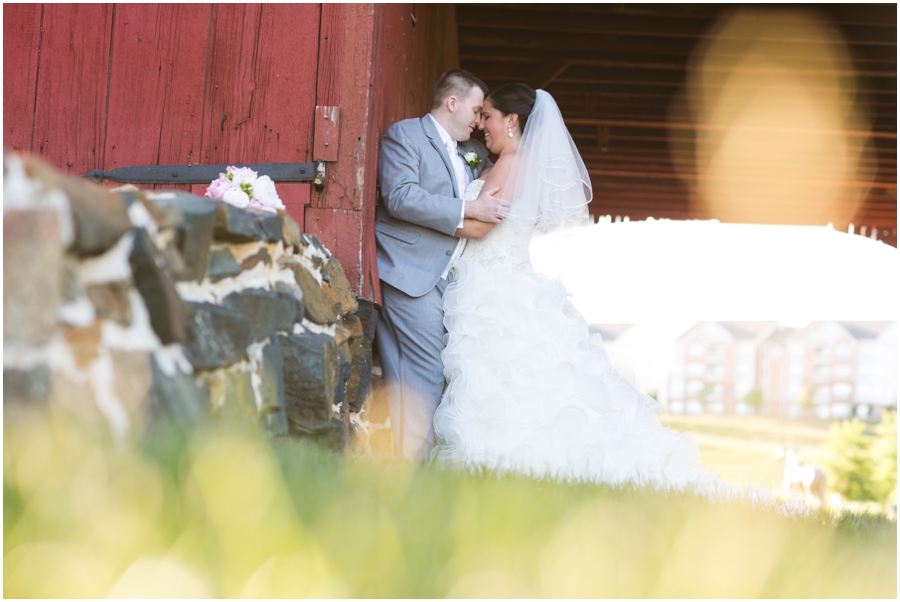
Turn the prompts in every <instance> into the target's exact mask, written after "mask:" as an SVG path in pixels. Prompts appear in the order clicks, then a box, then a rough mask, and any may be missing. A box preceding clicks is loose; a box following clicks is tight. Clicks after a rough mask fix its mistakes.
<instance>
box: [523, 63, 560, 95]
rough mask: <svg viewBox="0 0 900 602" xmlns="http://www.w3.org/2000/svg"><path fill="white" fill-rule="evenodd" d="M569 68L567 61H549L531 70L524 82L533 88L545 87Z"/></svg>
mask: <svg viewBox="0 0 900 602" xmlns="http://www.w3.org/2000/svg"><path fill="white" fill-rule="evenodd" d="M568 68H569V62H568V61H549V62H546V63H544V64H542V65H541V66H540V67H539V68H538V70H537V71H535V72H533V73H532V74H531V75H530V76H529V77H528V79H526V80H525V83H526V84H528V85H529V86H531V87H532V88H534V89H535V90H538V89H542V88H546V87H547V86H549V85H550V84H551V83H553V82H554V81H555V80H556V78H558V77H559V76H560V75H562V74H563V72H564V71H565V70H566V69H568Z"/></svg>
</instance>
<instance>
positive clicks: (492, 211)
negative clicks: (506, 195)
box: [465, 186, 512, 224]
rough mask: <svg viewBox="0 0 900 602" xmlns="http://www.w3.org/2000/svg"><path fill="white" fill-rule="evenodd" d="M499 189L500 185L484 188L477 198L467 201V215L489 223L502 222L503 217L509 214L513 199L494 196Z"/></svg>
mask: <svg viewBox="0 0 900 602" xmlns="http://www.w3.org/2000/svg"><path fill="white" fill-rule="evenodd" d="M499 191H500V187H499V186H496V187H494V188H491V189H489V190H482V191H481V194H479V195H478V198H477V199H475V200H474V201H469V202H468V203H465V208H466V217H467V218H469V219H477V220H478V221H480V222H487V223H489V224H499V223H500V222H502V221H503V218H504V217H506V216H507V215H509V208H510V206H511V205H512V201H508V200H506V199H501V198H500V197H498V196H494V195H495V194H497V192H499Z"/></svg>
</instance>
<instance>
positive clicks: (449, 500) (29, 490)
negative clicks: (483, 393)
mask: <svg viewBox="0 0 900 602" xmlns="http://www.w3.org/2000/svg"><path fill="white" fill-rule="evenodd" d="M3 526H4V540H3V551H4V560H3V577H4V585H3V594H4V596H5V597H104V596H111V597H131V596H138V597H234V596H241V597H422V598H430V597H445V596H448V597H523V598H524V597H789V598H806V597H814V598H828V597H837V598H844V597H849V598H870V597H882V598H895V597H896V593H897V572H896V570H897V569H896V567H897V528H896V523H895V522H892V521H888V520H887V519H885V518H884V517H883V516H881V515H874V516H873V515H855V514H844V515H843V516H840V517H838V518H833V517H832V516H831V515H830V514H827V513H824V512H823V513H820V514H818V515H816V516H815V517H812V518H807V519H790V518H785V517H783V516H781V515H778V514H776V513H774V512H770V511H764V510H754V509H752V508H749V507H747V506H743V505H740V504H735V503H728V504H724V503H721V504H710V503H708V502H706V501H704V500H702V499H700V498H698V497H695V496H692V495H688V494H662V493H657V492H653V491H647V490H634V489H614V488H609V487H596V486H588V485H569V484H561V483H554V482H546V481H536V480H533V479H529V478H524V477H512V476H497V475H493V474H468V473H458V472H454V471H450V470H444V469H439V468H436V467H424V468H419V469H413V468H411V467H410V466H408V465H405V464H397V463H391V462H385V461H383V460H379V459H376V458H371V457H361V456H350V455H344V456H342V455H339V454H336V453H334V452H331V451H328V450H325V449H323V448H319V447H317V446H315V445H314V444H312V443H309V442H306V441H302V440H297V439H276V440H274V441H270V440H268V439H266V438H265V436H263V435H261V434H256V433H254V432H249V431H243V432H237V431H230V430H225V429H222V428H221V427H219V428H217V430H203V429H200V430H196V431H194V432H193V433H190V434H187V433H185V432H182V431H177V430H170V431H164V430H157V431H156V432H154V433H153V434H145V435H144V436H143V437H141V438H139V439H135V440H131V441H116V440H113V439H112V438H111V437H110V436H109V434H108V433H106V432H104V431H98V430H93V429H91V428H88V427H84V426H80V425H78V424H76V423H74V422H73V419H72V417H71V415H67V414H64V413H62V412H61V411H59V410H56V409H50V410H49V411H41V410H39V409H37V408H34V407H30V408H22V407H18V408H16V409H14V410H13V409H11V408H6V409H5V412H4V449H3Z"/></svg>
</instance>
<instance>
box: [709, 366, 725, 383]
mask: <svg viewBox="0 0 900 602" xmlns="http://www.w3.org/2000/svg"><path fill="white" fill-rule="evenodd" d="M723 378H725V366H723V365H722V364H710V365H708V366H707V367H706V380H722V379H723Z"/></svg>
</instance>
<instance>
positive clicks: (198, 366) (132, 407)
mask: <svg viewBox="0 0 900 602" xmlns="http://www.w3.org/2000/svg"><path fill="white" fill-rule="evenodd" d="M3 186H4V208H3V209H4V222H3V231H4V273H3V280H4V282H3V284H4V293H3V303H4V320H3V334H4V350H5V353H4V371H3V380H4V405H8V404H7V403H6V402H8V401H20V402H30V403H33V402H40V401H44V402H47V403H56V404H58V405H60V406H63V407H66V408H69V409H70V410H72V411H73V412H75V413H77V414H79V415H82V416H84V417H88V418H90V419H92V420H103V421H105V422H106V423H108V424H109V426H110V428H111V429H112V431H113V433H115V434H116V435H117V436H125V435H126V434H127V433H128V432H134V431H135V430H136V429H137V430H140V429H142V428H144V426H145V425H147V424H150V425H156V424H158V423H160V422H169V423H175V424H179V425H190V424H194V423H196V422H198V421H200V420H203V419H204V418H205V417H213V418H214V419H219V420H223V421H227V422H229V423H232V424H235V425H239V426H240V427H248V428H253V427H254V426H256V425H262V426H264V427H265V428H266V429H267V430H268V432H269V433H270V434H271V435H273V436H279V435H289V434H297V435H305V436H311V437H315V438H318V439H321V440H323V441H324V442H326V443H327V444H328V445H330V446H332V447H335V448H343V447H344V446H345V445H346V444H347V442H348V439H349V433H350V430H349V427H350V424H351V417H353V422H355V423H360V422H361V421H360V419H359V416H358V413H359V411H360V410H361V409H362V407H363V405H364V404H363V402H364V400H365V399H366V398H367V395H368V392H369V385H370V378H371V371H372V338H373V335H374V327H375V321H376V318H377V314H376V310H375V308H374V305H373V304H372V303H371V302H368V301H365V300H357V299H356V297H355V296H354V294H353V291H352V289H351V287H350V284H349V282H348V281H347V278H346V276H345V275H344V272H343V269H342V268H341V265H340V263H339V262H338V261H337V260H336V259H334V258H333V257H332V256H331V254H330V253H329V252H328V250H327V249H326V248H325V247H324V246H322V244H321V243H320V242H319V241H318V240H317V239H316V237H315V236H311V235H308V234H303V233H301V231H300V228H299V226H298V225H297V223H296V222H295V221H294V220H293V219H292V218H291V217H290V215H288V214H287V213H286V212H283V211H280V212H278V213H272V212H266V211H261V210H252V209H239V208H237V207H233V206H231V205H228V204H226V203H223V202H220V201H214V200H210V199H205V198H200V197H196V196H193V195H190V194H186V193H181V192H161V191H160V192H152V191H141V190H138V189H137V188H135V187H133V186H127V187H123V188H120V189H116V190H113V191H110V190H108V189H105V188H103V187H100V186H96V185H94V184H91V183H90V182H87V181H85V180H82V179H78V178H71V177H68V176H63V175H60V174H58V173H56V172H54V171H53V170H51V169H49V168H48V167H46V166H45V165H44V164H42V163H41V162H40V161H38V160H36V159H34V158H27V159H24V160H23V159H20V158H19V157H18V156H16V155H7V156H5V157H4V183H3ZM353 414H355V416H353ZM363 426H364V425H363ZM357 430H359V429H357ZM362 430H365V428H363V429H362Z"/></svg>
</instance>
